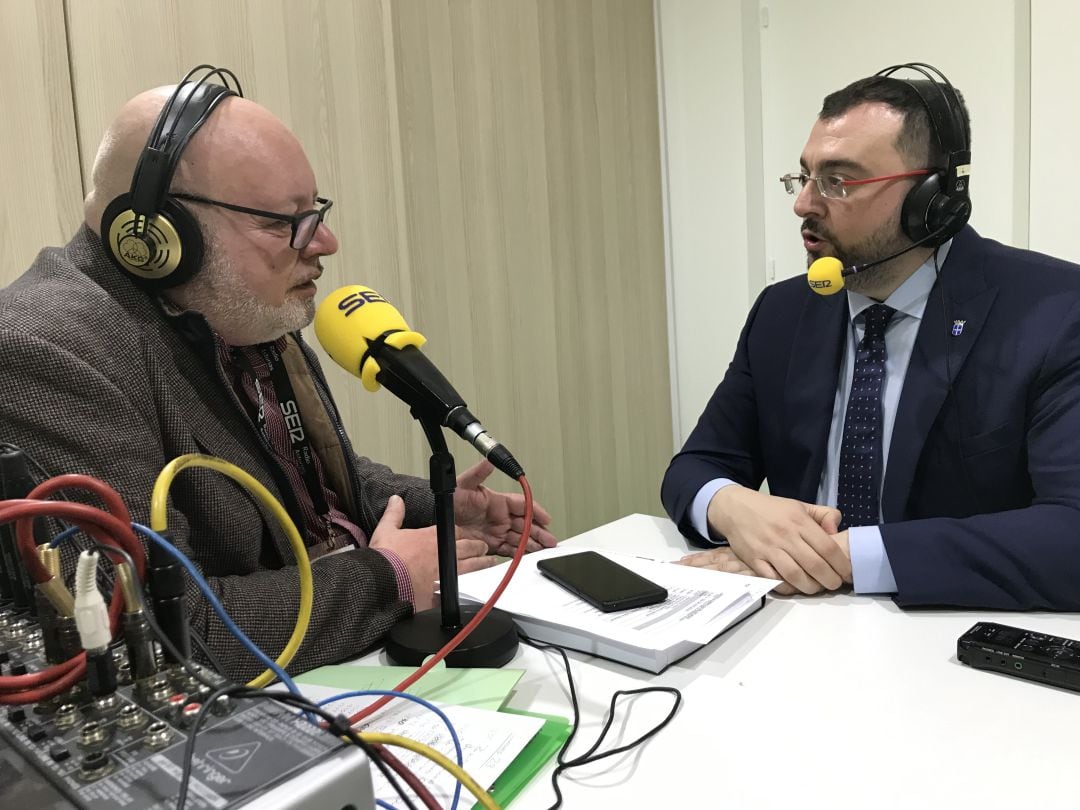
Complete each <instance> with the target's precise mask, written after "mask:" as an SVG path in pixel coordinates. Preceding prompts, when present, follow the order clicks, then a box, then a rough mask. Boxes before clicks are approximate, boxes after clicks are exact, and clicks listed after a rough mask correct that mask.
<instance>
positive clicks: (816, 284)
mask: <svg viewBox="0 0 1080 810" xmlns="http://www.w3.org/2000/svg"><path fill="white" fill-rule="evenodd" d="M807 283H808V284H809V285H810V287H811V288H812V289H815V290H824V289H825V288H826V287H831V286H832V282H831V281H829V279H827V278H824V279H821V280H815V279H809V280H808V282H807Z"/></svg>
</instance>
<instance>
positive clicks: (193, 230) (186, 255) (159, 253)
mask: <svg viewBox="0 0 1080 810" xmlns="http://www.w3.org/2000/svg"><path fill="white" fill-rule="evenodd" d="M131 205H132V203H131V195H130V194H122V195H120V196H119V197H117V198H116V199H115V200H113V201H112V202H111V203H109V205H108V207H107V208H106V209H105V213H104V214H103V215H102V217H101V241H102V243H103V244H104V245H105V252H106V253H107V254H108V256H109V258H110V259H112V261H113V264H115V265H116V266H117V267H118V268H120V269H121V270H123V271H124V272H125V273H126V274H127V275H128V276H129V277H130V278H132V279H135V280H136V281H138V282H139V283H140V284H142V285H143V286H145V287H147V288H149V289H154V290H159V289H165V288H168V287H175V286H176V285H178V284H183V283H184V282H185V281H188V280H190V279H191V278H192V276H194V275H195V274H196V273H197V272H198V271H199V267H200V266H201V265H202V258H203V241H202V231H201V230H200V229H199V223H198V222H197V221H196V220H195V218H194V217H193V216H192V215H191V213H190V212H188V211H187V209H185V208H184V207H183V206H182V205H180V204H179V203H177V202H176V201H175V200H172V199H169V198H166V199H165V201H164V202H163V203H162V206H161V210H160V211H159V212H158V214H157V216H155V217H154V218H153V219H152V220H150V221H149V222H148V223H147V224H146V226H145V227H144V228H142V229H140V230H141V233H140V232H137V230H136V227H135V226H136V221H137V219H138V216H137V215H136V214H135V212H134V211H133V210H132V209H131Z"/></svg>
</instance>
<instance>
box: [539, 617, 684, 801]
mask: <svg viewBox="0 0 1080 810" xmlns="http://www.w3.org/2000/svg"><path fill="white" fill-rule="evenodd" d="M518 636H519V637H520V638H521V640H522V641H524V642H525V643H526V644H528V645H529V646H530V647H535V648H536V649H538V650H541V651H543V650H555V651H556V652H557V653H558V654H559V655H560V656H562V660H563V667H564V668H565V669H566V682H567V685H568V686H569V687H570V705H571V707H572V708H573V711H574V724H573V727H572V728H571V729H570V736H568V737H567V738H566V742H564V743H563V744H562V747H561V748H560V749H559V754H558V756H557V757H556V758H555V761H556V762H557V763H558V765H556V767H555V770H554V772H553V773H552V774H551V787H552V789H553V790H554V791H555V803H554V804H553V805H551V806H550V807H548V808H547V810H557V808H559V807H561V806H562V801H563V795H562V790H560V789H559V776H560V775H561V774H562V773H563V772H564V771H568V770H570V769H571V768H577V767H580V766H582V765H590V764H592V763H594V762H599V761H600V760H602V759H606V758H607V757H611V756H615V755H616V754H622V753H625V752H626V751H629V750H631V749H633V748H636V747H637V746H639V745H641V744H642V743H644V742H645V741H646V740H648V739H649V738H651V737H653V736H655V735H656V734H658V733H659V732H660V730H661V729H663V728H664V727H665V726H666V725H667V724H668V723H670V722H671V721H672V719H673V718H674V717H675V714H676V713H677V712H678V711H679V707H680V706H681V705H682V693H681V692H680V691H679V690H678V689H675V688H673V687H670V686H645V687H642V688H641V689H620V690H619V691H617V692H615V693H614V694H613V695H612V696H611V704H610V705H609V706H608V710H607V715H606V718H605V720H604V727H603V728H602V729H601V730H600V734H599V735H598V736H597V738H596V741H595V742H594V743H593V744H592V745H591V746H590V747H589V750H588V751H586V752H585V753H584V754H581V755H580V756H576V757H574V758H573V759H570V760H568V759H566V752H567V750H568V749H569V748H570V743H572V742H573V741H574V736H575V735H576V734H577V730H578V724H579V723H580V722H581V711H580V708H579V706H578V699H577V690H576V689H575V688H574V676H573V673H572V672H571V670H570V658H569V657H568V656H567V654H566V650H565V649H564V648H562V647H560V646H559V645H557V644H548V643H546V642H542V641H536V640H535V639H532V638H529V636H527V635H526V634H525V633H523V632H522V631H521V630H520V629H519V630H518ZM650 692H665V693H667V694H669V695H672V696H673V697H674V698H675V702H674V704H673V705H672V707H671V711H670V712H668V715H667V717H665V718H664V719H663V720H662V721H660V722H659V723H657V724H656V725H655V726H653V727H652V728H651V729H649V730H648V731H646V732H645V733H644V734H642V735H641V736H640V737H638V738H637V739H636V740H634V741H633V742H630V743H627V744H626V745H620V746H618V747H617V748H612V749H611V750H609V751H603V752H601V753H599V754H597V753H596V749H597V748H599V747H600V745H601V744H602V743H603V742H604V739H605V738H606V737H607V734H608V732H609V731H610V730H611V725H612V723H613V722H614V721H615V704H616V702H617V701H618V699H619V698H620V697H622V696H623V695H628V696H633V695H644V694H648V693H650Z"/></svg>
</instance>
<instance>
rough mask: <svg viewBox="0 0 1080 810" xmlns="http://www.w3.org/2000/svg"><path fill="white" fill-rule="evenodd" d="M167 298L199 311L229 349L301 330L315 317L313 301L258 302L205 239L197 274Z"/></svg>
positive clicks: (220, 254) (237, 273)
mask: <svg viewBox="0 0 1080 810" xmlns="http://www.w3.org/2000/svg"><path fill="white" fill-rule="evenodd" d="M170 298H171V299H172V300H173V301H174V302H176V303H177V304H179V305H180V306H182V307H184V308H185V309H189V310H194V311H195V312H199V313H201V314H202V315H203V317H205V318H206V320H207V322H208V323H209V324H210V328H211V329H213V330H214V331H215V332H217V333H218V334H219V335H221V337H222V339H223V340H224V341H225V342H226V343H227V344H229V345H230V346H252V345H255V344H257V343H268V342H270V341H273V340H277V339H278V338H279V337H281V336H282V335H285V334H288V333H289V332H296V331H298V330H300V329H303V328H304V327H305V326H307V325H308V324H309V323H311V321H312V319H313V318H314V317H315V301H314V300H313V299H310V298H308V299H305V300H302V301H299V300H293V301H287V302H286V303H285V304H283V305H282V306H272V305H270V304H266V303H263V302H262V301H259V300H258V299H257V298H256V297H255V294H254V293H253V292H252V290H251V288H250V287H249V286H248V284H247V282H246V280H245V279H244V278H243V276H241V275H240V273H239V272H237V270H236V268H235V267H234V266H233V264H232V262H231V261H229V259H228V257H226V256H225V254H224V252H223V251H222V250H220V248H219V246H218V245H217V244H216V243H215V242H214V241H213V240H209V241H208V243H207V251H206V257H205V258H204V259H203V267H202V269H201V270H200V271H199V273H198V274H197V275H196V276H195V278H193V279H192V280H191V281H189V282H188V283H187V284H185V285H183V286H182V287H179V288H177V289H175V290H173V291H172V294H171V295H170Z"/></svg>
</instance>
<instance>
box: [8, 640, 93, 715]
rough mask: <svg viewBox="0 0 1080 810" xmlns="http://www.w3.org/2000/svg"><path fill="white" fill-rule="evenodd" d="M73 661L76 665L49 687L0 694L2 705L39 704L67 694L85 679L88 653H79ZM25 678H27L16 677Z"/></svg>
mask: <svg viewBox="0 0 1080 810" xmlns="http://www.w3.org/2000/svg"><path fill="white" fill-rule="evenodd" d="M71 661H75V662H76V665H75V666H74V667H72V668H71V669H70V670H69V671H68V672H67V673H65V674H62V675H61V676H60V677H59V678H57V679H56V680H55V681H53V682H52V683H50V684H49V685H48V686H43V687H41V688H40V689H28V690H25V691H21V692H10V693H8V694H0V705H4V704H7V705H11V704H20V703H37V702H38V701H41V700H45V699H46V698H51V697H55V696H56V695H59V694H61V693H62V692H66V691H67V690H68V689H70V688H71V687H72V686H74V685H75V684H76V683H78V682H79V681H81V680H82V679H83V676H84V675H85V674H86V653H85V652H82V653H79V654H78V655H77V656H76V657H75V658H72V659H71ZM71 661H65V662H64V663H63V664H59V665H58V666H57V667H50V669H57V668H58V667H63V666H66V665H67V664H69V663H71ZM48 671H49V670H42V672H48ZM34 674H35V675H40V674H41V673H40V672H35V673H34ZM15 677H25V676H18V675H17V676H15Z"/></svg>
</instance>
